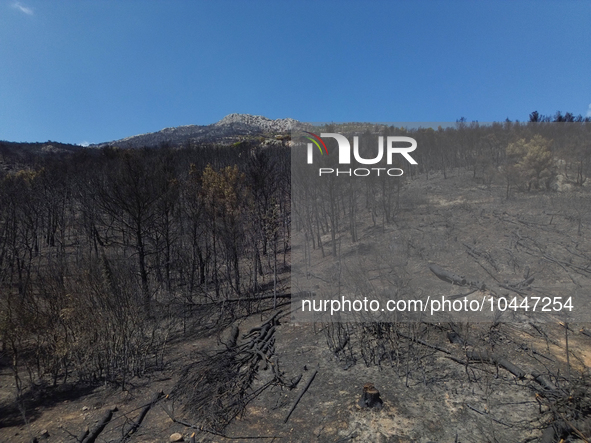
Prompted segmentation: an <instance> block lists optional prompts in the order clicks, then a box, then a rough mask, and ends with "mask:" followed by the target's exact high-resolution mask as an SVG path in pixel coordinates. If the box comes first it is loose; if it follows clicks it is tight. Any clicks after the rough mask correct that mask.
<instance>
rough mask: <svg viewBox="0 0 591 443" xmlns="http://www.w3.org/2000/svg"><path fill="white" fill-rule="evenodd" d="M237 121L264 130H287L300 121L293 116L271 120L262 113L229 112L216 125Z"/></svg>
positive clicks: (230, 123)
mask: <svg viewBox="0 0 591 443" xmlns="http://www.w3.org/2000/svg"><path fill="white" fill-rule="evenodd" d="M236 123H238V124H244V125H248V126H255V127H257V128H260V129H261V130H263V131H270V132H286V131H289V130H291V129H293V128H294V127H295V126H296V125H297V124H298V123H299V122H298V121H297V120H294V119H293V118H278V119H276V120H271V119H270V118H267V117H263V116H262V115H251V114H229V115H226V116H225V117H224V118H223V119H221V120H220V121H219V122H217V123H216V124H215V125H214V126H224V125H232V124H236Z"/></svg>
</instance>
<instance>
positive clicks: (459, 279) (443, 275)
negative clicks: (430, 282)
mask: <svg viewBox="0 0 591 443" xmlns="http://www.w3.org/2000/svg"><path fill="white" fill-rule="evenodd" d="M429 269H430V270H431V272H432V273H433V274H435V276H437V278H439V279H440V280H443V281H444V282H447V283H451V284H452V285H458V286H472V287H475V288H478V289H480V290H484V289H485V284H484V283H482V282H479V281H476V280H468V279H466V277H464V276H463V275H457V274H454V273H453V272H449V271H448V270H446V269H443V268H442V267H441V266H438V265H435V264H431V265H429Z"/></svg>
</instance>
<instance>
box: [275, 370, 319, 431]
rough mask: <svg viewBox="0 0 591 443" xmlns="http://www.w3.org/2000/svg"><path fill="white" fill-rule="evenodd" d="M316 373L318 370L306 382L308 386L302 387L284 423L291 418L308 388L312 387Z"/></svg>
mask: <svg viewBox="0 0 591 443" xmlns="http://www.w3.org/2000/svg"><path fill="white" fill-rule="evenodd" d="M316 374H318V371H317V370H316V371H314V373H313V374H312V377H310V380H308V383H307V384H306V386H304V389H302V392H300V395H298V398H296V401H295V402H294V404H293V406H292V407H291V409H290V410H289V412H288V413H287V416H286V417H285V420H283V423H287V420H289V417H290V416H291V413H292V412H293V411H294V410H295V408H296V406H297V405H298V403H299V402H300V400H301V399H302V397H303V396H304V394H305V393H306V391H307V390H308V388H309V387H310V385H311V384H312V382H313V381H314V377H316Z"/></svg>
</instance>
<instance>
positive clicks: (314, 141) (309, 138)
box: [304, 131, 328, 155]
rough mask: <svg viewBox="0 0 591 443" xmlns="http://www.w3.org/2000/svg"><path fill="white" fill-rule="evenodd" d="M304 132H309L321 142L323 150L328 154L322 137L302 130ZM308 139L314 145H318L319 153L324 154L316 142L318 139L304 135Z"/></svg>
mask: <svg viewBox="0 0 591 443" xmlns="http://www.w3.org/2000/svg"><path fill="white" fill-rule="evenodd" d="M304 132H305V133H306V134H310V135H312V136H314V137H315V138H316V140H318V141H319V142H320V143H322V146H324V152H326V155H328V149H326V145H325V144H324V141H322V139H321V138H320V137H318V136H317V135H316V134H314V133H312V132H308V131H304ZM306 138H307V139H308V140H310V141H312V142H313V143H314V144H315V145H316V146H318V149H319V150H320V154H321V155H324V152H323V151H322V148H321V147H320V145H319V144H318V141H316V140H314V139H313V138H312V137H306Z"/></svg>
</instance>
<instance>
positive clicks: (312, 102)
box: [0, 0, 591, 143]
mask: <svg viewBox="0 0 591 443" xmlns="http://www.w3.org/2000/svg"><path fill="white" fill-rule="evenodd" d="M534 110H537V111H539V112H540V113H542V114H554V113H555V112H556V111H557V110H561V111H562V112H563V113H564V112H566V111H569V112H572V113H574V114H575V115H576V114H582V115H583V116H585V115H586V114H587V113H588V112H589V113H590V114H589V115H591V2H589V1H566V2H558V1H555V2H543V1H541V2H540V1H535V2H509V1H495V2H493V1H489V2H476V1H452V2H435V1H422V2H412V4H411V2H397V1H364V2H361V1H359V2H351V1H339V2H332V1H320V2H316V1H314V2H313V1H287V0H279V1H256V0H252V1H247V0H240V1H216V2H213V1H207V2H205V1H188V0H187V1H183V0H168V1H164V0H161V1H153V0H141V1H140V0H129V1H124V0H117V1H115V0H93V1H91V0H76V1H74V0H59V1H57V0H55V1H53V0H20V1H18V2H17V1H13V0H0V140H10V141H31V142H32V141H46V140H55V141H61V142H68V143H83V142H90V143H98V142H103V141H110V140H115V139H119V138H123V137H127V136H131V135H135V134H140V133H145V132H152V131H158V130H160V129H162V128H165V127H171V126H179V125H188V124H210V123H214V122H216V121H218V120H219V119H221V118H223V117H224V116H225V115H227V114H230V113H233V112H238V113H249V114H257V115H264V116H266V117H269V118H284V117H292V118H295V119H298V120H302V121H335V122H340V121H371V122H389V121H397V122H420V121H425V122H428V121H455V120H456V119H458V118H460V117H466V118H467V119H468V120H470V121H471V120H478V121H481V122H486V121H500V120H504V119H505V118H507V117H508V118H510V119H511V120H515V119H519V120H527V117H528V115H529V113H530V112H532V111H534Z"/></svg>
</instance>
